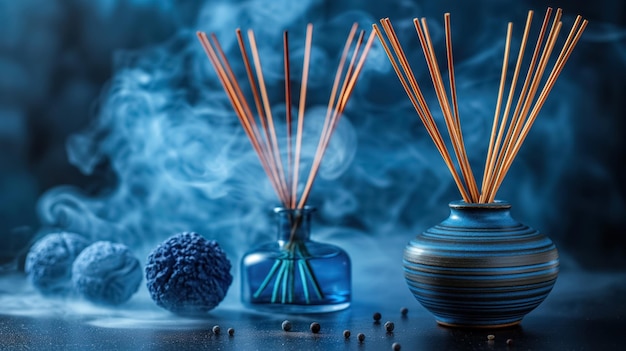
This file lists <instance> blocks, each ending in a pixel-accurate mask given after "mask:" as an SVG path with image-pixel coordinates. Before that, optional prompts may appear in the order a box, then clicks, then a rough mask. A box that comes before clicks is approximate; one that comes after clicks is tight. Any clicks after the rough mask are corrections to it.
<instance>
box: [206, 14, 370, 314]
mask: <svg viewBox="0 0 626 351" xmlns="http://www.w3.org/2000/svg"><path fill="white" fill-rule="evenodd" d="M357 29H358V25H357V24H356V23H355V24H354V25H353V26H352V28H351V29H350V32H349V34H348V38H347V40H346V44H345V47H344V50H343V53H342V55H341V59H340V62H339V66H338V68H337V73H336V75H335V79H334V82H333V87H332V90H331V94H330V98H329V102H328V106H327V112H326V116H325V118H324V123H323V128H322V132H321V134H320V135H319V138H318V143H317V147H316V149H315V154H314V159H313V162H312V164H311V166H310V168H309V172H308V176H307V177H306V179H305V181H304V182H302V179H301V177H300V173H301V172H304V170H303V169H302V168H303V167H302V165H303V164H302V162H301V157H302V148H303V139H304V138H305V133H304V126H305V114H306V113H305V112H306V105H307V99H306V98H307V85H308V75H309V66H310V63H311V62H310V59H311V51H312V40H313V25H312V24H309V25H307V29H306V38H305V50H304V60H303V68H302V78H301V83H300V96H299V101H298V113H297V116H295V117H294V116H293V114H292V112H291V109H292V91H291V89H292V88H291V72H290V70H291V64H290V55H289V37H288V33H287V32H286V31H285V32H284V33H283V59H284V62H283V65H284V73H285V86H284V90H285V101H284V103H285V109H286V112H285V122H286V131H285V134H286V144H287V145H286V149H287V150H286V151H287V152H286V165H283V160H282V156H281V149H282V147H281V145H280V142H279V138H278V134H277V133H278V132H277V126H276V124H275V121H276V119H275V117H274V115H273V113H272V109H271V103H270V99H269V94H268V90H267V86H266V83H265V79H264V75H263V69H262V64H261V58H260V55H259V50H258V45H257V42H256V38H255V36H254V32H253V31H252V30H248V31H247V39H248V45H249V47H250V52H251V55H249V54H248V49H247V47H246V42H245V40H244V37H243V35H242V32H241V30H240V29H237V30H236V36H237V42H238V44H239V51H240V53H241V58H242V61H243V66H244V68H245V71H246V75H247V78H248V82H249V85H250V89H251V95H252V97H253V100H254V104H255V106H256V110H257V117H256V118H255V116H254V114H253V113H252V110H251V108H250V104H249V103H248V102H247V99H246V96H245V95H244V94H243V92H242V89H241V87H240V85H239V84H238V82H237V79H236V76H235V74H234V72H233V70H232V67H231V65H230V63H229V62H228V59H227V57H226V55H225V53H224V51H223V50H222V47H221V45H220V44H219V41H218V40H217V38H216V36H215V35H213V34H211V40H209V38H208V36H207V35H206V33H203V32H198V33H197V36H198V39H199V40H200V43H201V44H202V47H203V48H204V51H205V52H206V54H207V56H208V58H209V61H210V62H211V64H212V66H213V68H214V69H215V72H216V73H217V77H218V78H219V80H220V82H221V83H222V86H223V88H224V91H225V92H226V94H227V96H228V98H229V100H230V102H231V104H232V106H233V109H234V111H235V113H236V115H237V117H238V118H239V121H240V123H241V125H242V127H243V129H244V131H245V133H246V135H247V137H248V138H249V139H250V142H251V143H252V146H253V149H254V151H255V152H256V153H257V155H258V157H259V161H260V162H261V165H262V167H263V169H264V171H265V173H266V174H267V176H268V178H269V180H270V183H271V184H272V187H273V188H274V191H275V192H276V195H277V196H278V199H279V200H280V202H281V203H282V204H283V207H285V208H286V209H289V210H292V211H293V212H292V213H290V218H289V220H290V223H291V233H290V238H289V241H288V242H287V243H285V244H284V246H283V249H284V250H283V252H282V254H281V256H280V257H278V258H277V259H276V261H275V262H274V264H273V266H272V267H271V268H270V269H269V271H268V273H267V276H266V277H265V279H264V280H263V281H262V283H261V284H260V286H259V287H258V289H257V290H256V291H255V293H254V296H255V297H259V296H260V295H262V294H264V293H265V292H266V290H267V289H271V302H272V303H292V302H293V301H295V296H294V295H295V291H296V289H297V288H296V286H297V284H299V289H301V290H302V292H303V294H304V295H305V300H306V302H307V303H310V302H312V300H313V299H314V298H317V299H318V300H321V299H323V297H324V293H323V291H322V290H321V287H320V285H319V282H318V281H317V278H316V276H315V274H314V272H313V269H312V267H311V265H310V263H309V258H310V257H311V254H310V253H309V252H308V251H307V247H306V245H305V244H304V243H303V242H302V241H300V240H298V239H297V235H296V233H297V231H298V230H299V228H300V226H301V225H302V220H303V211H305V206H306V202H307V200H308V197H309V195H310V192H311V189H312V186H313V183H314V180H315V178H316V176H317V173H318V171H319V168H320V166H321V163H322V160H323V157H324V154H325V152H326V150H327V148H328V145H329V143H330V139H331V137H332V135H333V132H334V131H335V129H336V128H337V125H338V122H339V119H340V118H341V116H342V114H343V111H344V109H345V108H346V105H347V103H348V100H349V98H350V95H351V94H352V91H353V89H354V87H355V84H356V82H357V79H358V77H359V75H360V73H361V71H362V69H363V65H364V63H365V59H366V57H367V54H368V53H369V50H370V49H371V46H372V44H373V39H374V34H373V33H370V36H369V38H368V40H367V42H366V43H365V44H363V41H364V35H365V32H364V31H361V33H360V35H359V37H358V39H357V41H356V43H354V38H355V35H356V31H357ZM350 49H352V57H351V60H350V63H349V64H348V67H347V69H346V68H345V65H346V61H347V57H348V54H349V52H350ZM250 56H251V57H252V60H251V59H250ZM257 118H258V122H257ZM294 123H295V124H296V131H295V140H293V139H294V135H293V130H292V128H293V124H294ZM300 187H302V190H301V191H300V192H299V189H300Z"/></svg>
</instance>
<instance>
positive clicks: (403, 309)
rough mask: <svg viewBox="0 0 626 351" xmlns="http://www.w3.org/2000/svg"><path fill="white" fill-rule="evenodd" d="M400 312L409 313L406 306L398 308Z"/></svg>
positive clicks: (404, 314)
mask: <svg viewBox="0 0 626 351" xmlns="http://www.w3.org/2000/svg"><path fill="white" fill-rule="evenodd" d="M400 313H401V314H402V315H403V316H406V315H407V314H408V313H409V309H408V308H406V307H402V308H401V309H400Z"/></svg>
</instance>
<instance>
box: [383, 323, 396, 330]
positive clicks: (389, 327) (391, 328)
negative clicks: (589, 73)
mask: <svg viewBox="0 0 626 351" xmlns="http://www.w3.org/2000/svg"><path fill="white" fill-rule="evenodd" d="M395 327H396V325H395V324H393V322H390V321H386V322H385V330H386V331H387V333H391V332H392V331H393V329H394V328H395Z"/></svg>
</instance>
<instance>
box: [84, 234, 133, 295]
mask: <svg viewBox="0 0 626 351" xmlns="http://www.w3.org/2000/svg"><path fill="white" fill-rule="evenodd" d="M142 278H143V277H142V272H141V264H140V263H139V260H138V259H137V258H136V257H135V256H134V255H133V254H132V252H131V251H130V250H129V249H128V247H126V245H123V244H116V243H112V242H109V241H98V242H95V243H93V244H91V245H90V246H88V247H87V248H86V249H84V250H83V252H81V253H80V255H78V257H77V258H76V261H74V266H73V267H72V283H73V284H74V289H75V290H76V291H77V292H78V293H80V294H81V295H82V296H83V297H85V298H86V299H87V300H89V301H91V302H95V303H100V304H105V305H119V304H122V303H124V302H126V301H128V300H129V299H130V298H131V296H133V294H134V293H136V292H137V289H139V285H140V284H141V280H142Z"/></svg>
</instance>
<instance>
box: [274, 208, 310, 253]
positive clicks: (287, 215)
mask: <svg viewBox="0 0 626 351" xmlns="http://www.w3.org/2000/svg"><path fill="white" fill-rule="evenodd" d="M314 211H315V208H313V207H308V206H306V207H304V208H303V209H295V210H292V209H286V208H283V207H277V208H275V209H274V213H276V217H277V223H278V228H277V233H278V237H277V239H278V242H279V243H281V244H284V243H288V242H290V241H291V242H293V241H308V240H309V239H310V235H311V214H312V213H313V212H314Z"/></svg>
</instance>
